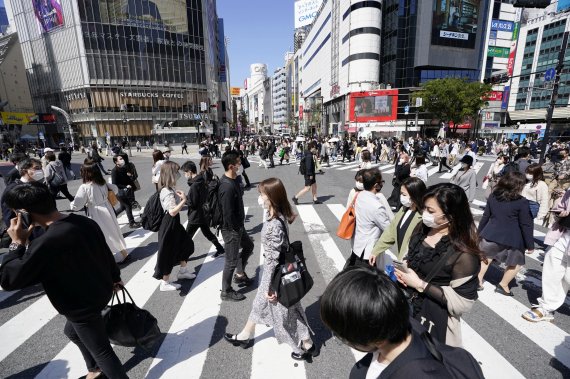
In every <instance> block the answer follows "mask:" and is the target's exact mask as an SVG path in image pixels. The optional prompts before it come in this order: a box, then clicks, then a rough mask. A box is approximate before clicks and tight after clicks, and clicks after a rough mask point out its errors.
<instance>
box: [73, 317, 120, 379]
mask: <svg viewBox="0 0 570 379" xmlns="http://www.w3.org/2000/svg"><path fill="white" fill-rule="evenodd" d="M63 332H64V333H65V335H66V336H67V338H69V340H70V341H71V342H73V343H74V344H76V345H77V347H78V348H79V350H80V351H81V355H83V359H84V360H85V364H86V365H87V370H89V372H96V371H98V370H101V371H102V372H103V373H104V374H105V375H106V376H107V377H108V378H113V379H117V378H118V379H123V378H127V379H128V376H127V374H126V372H125V369H124V368H123V364H122V363H121V361H120V360H119V358H118V357H117V355H116V354H115V352H114V351H113V348H112V347H111V343H110V342H109V337H107V332H106V331H105V324H104V323H103V317H102V316H101V313H95V314H93V315H92V316H90V317H87V318H86V319H84V320H82V321H70V320H67V322H66V323H65V327H64V328H63Z"/></svg>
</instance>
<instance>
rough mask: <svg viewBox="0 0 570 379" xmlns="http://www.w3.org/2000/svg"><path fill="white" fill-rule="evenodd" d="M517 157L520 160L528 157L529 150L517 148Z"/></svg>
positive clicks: (524, 147)
mask: <svg viewBox="0 0 570 379" xmlns="http://www.w3.org/2000/svg"><path fill="white" fill-rule="evenodd" d="M518 155H519V157H520V158H525V157H528V156H529V155H530V148H528V147H526V146H523V147H521V148H519V154H518Z"/></svg>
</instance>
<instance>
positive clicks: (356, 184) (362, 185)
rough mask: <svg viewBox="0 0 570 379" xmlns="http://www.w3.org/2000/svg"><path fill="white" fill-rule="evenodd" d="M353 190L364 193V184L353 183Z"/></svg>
mask: <svg viewBox="0 0 570 379" xmlns="http://www.w3.org/2000/svg"><path fill="white" fill-rule="evenodd" d="M354 188H356V189H357V190H359V191H364V183H360V182H355V183H354Z"/></svg>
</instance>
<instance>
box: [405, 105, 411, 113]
mask: <svg viewBox="0 0 570 379" xmlns="http://www.w3.org/2000/svg"><path fill="white" fill-rule="evenodd" d="M404 113H405V114H408V113H410V106H409V105H406V106H405V107H404Z"/></svg>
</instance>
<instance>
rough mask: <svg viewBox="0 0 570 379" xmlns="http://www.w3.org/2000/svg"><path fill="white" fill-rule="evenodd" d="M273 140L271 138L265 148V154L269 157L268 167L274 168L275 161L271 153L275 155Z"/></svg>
mask: <svg viewBox="0 0 570 379" xmlns="http://www.w3.org/2000/svg"><path fill="white" fill-rule="evenodd" d="M275 150H276V148H275V140H271V141H270V142H269V146H268V148H267V156H268V157H269V167H271V168H274V167H275V162H273V155H275Z"/></svg>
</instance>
